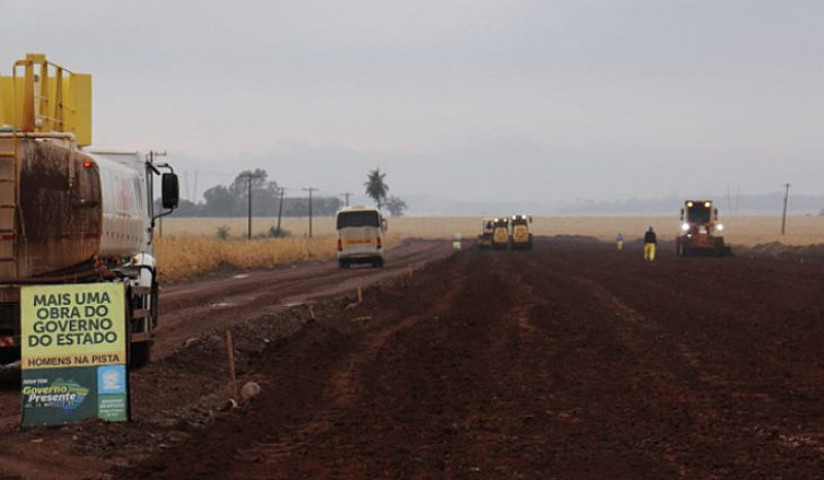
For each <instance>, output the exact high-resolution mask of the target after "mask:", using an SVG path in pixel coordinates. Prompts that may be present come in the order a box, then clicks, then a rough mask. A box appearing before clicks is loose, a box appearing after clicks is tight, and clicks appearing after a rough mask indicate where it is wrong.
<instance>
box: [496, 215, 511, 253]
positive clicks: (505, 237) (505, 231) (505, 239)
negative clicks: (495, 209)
mask: <svg viewBox="0 0 824 480" xmlns="http://www.w3.org/2000/svg"><path fill="white" fill-rule="evenodd" d="M492 248H493V249H508V248H509V218H508V217H500V218H493V219H492Z"/></svg>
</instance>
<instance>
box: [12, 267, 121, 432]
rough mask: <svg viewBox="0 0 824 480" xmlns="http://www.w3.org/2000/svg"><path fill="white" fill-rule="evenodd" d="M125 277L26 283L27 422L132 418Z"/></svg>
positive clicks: (24, 359)
mask: <svg viewBox="0 0 824 480" xmlns="http://www.w3.org/2000/svg"><path fill="white" fill-rule="evenodd" d="M125 297H126V295H125V285H123V284H122V283H84V284H72V285H48V286H29V287H23V288H21V290H20V319H21V344H22V352H21V370H22V388H21V394H22V397H23V427H32V426H41V425H61V424H66V423H71V422H74V421H77V420H82V419H84V418H94V417H97V418H102V419H104V420H108V421H113V422H124V421H127V420H128V419H129V408H128V406H129V399H128V394H129V385H128V371H127V369H126V347H127V341H128V339H127V331H126V305H125V303H124V302H125Z"/></svg>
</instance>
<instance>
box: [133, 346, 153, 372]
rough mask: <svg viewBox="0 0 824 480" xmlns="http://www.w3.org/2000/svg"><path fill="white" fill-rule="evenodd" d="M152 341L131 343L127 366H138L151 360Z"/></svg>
mask: <svg viewBox="0 0 824 480" xmlns="http://www.w3.org/2000/svg"><path fill="white" fill-rule="evenodd" d="M151 356H152V343H151V342H137V343H133V344H131V352H130V356H129V366H130V367H131V368H140V367H142V366H144V365H146V364H147V363H149V360H151Z"/></svg>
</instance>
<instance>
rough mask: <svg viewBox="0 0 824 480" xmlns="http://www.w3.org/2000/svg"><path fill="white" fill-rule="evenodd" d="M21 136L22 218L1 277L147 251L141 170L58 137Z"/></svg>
mask: <svg viewBox="0 0 824 480" xmlns="http://www.w3.org/2000/svg"><path fill="white" fill-rule="evenodd" d="M18 142H19V144H18V157H17V159H18V168H17V176H18V182H17V185H18V188H17V189H16V190H17V192H18V195H19V203H18V204H17V211H16V212H15V213H16V215H15V216H16V218H17V221H16V222H14V228H13V234H11V235H9V234H8V233H7V234H5V235H3V243H4V244H6V245H4V246H3V247H4V248H3V250H4V251H5V252H6V255H4V260H3V261H2V262H0V267H2V268H0V282H3V283H6V282H9V281H11V282H14V281H15V280H24V279H30V278H36V277H50V276H52V275H61V274H66V273H72V272H74V271H76V270H77V269H78V268H80V269H82V267H83V266H86V267H89V268H91V266H92V262H93V260H94V259H95V258H97V259H99V260H105V259H118V258H123V257H128V256H130V255H134V254H136V253H139V252H141V246H142V241H143V230H144V223H145V218H146V211H145V210H146V206H145V205H146V201H145V199H144V193H143V192H144V191H145V188H144V186H143V184H144V181H143V176H142V175H140V171H139V170H138V169H136V168H134V167H131V168H130V167H129V166H126V165H123V164H121V163H118V162H116V161H113V160H110V159H109V158H106V157H104V156H101V155H94V154H89V153H85V152H83V151H80V150H77V149H73V148H71V145H68V144H63V142H60V141H57V140H50V139H20V138H18ZM9 183H10V182H6V185H4V186H5V187H6V189H7V190H8V189H9V187H10V186H11V185H9ZM6 194H8V192H6ZM6 231H8V230H6ZM8 253H11V254H12V255H10V256H9V255H8Z"/></svg>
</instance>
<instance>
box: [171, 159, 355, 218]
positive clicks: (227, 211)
mask: <svg viewBox="0 0 824 480" xmlns="http://www.w3.org/2000/svg"><path fill="white" fill-rule="evenodd" d="M250 191H251V194H252V216H255V217H274V216H277V214H278V209H279V208H281V206H280V201H281V188H280V187H279V186H278V184H277V182H276V181H274V180H270V179H269V175H268V174H267V173H266V170H263V169H260V168H258V169H255V170H245V171H243V172H241V173H239V174H238V175H237V176H236V177H235V179H234V181H233V182H232V183H230V184H229V185H215V186H214V187H212V188H209V189H208V190H206V191H205V192H203V201H202V202H197V203H195V202H192V201H190V200H184V199H181V200H180V204H179V206H178V208H177V210H175V212H174V213H173V214H172V215H173V216H176V217H245V216H246V215H248V213H249V192H250ZM282 199H283V206H282V214H283V216H284V217H305V216H306V215H308V212H309V198H308V197H303V196H301V197H295V196H289V192H288V190H287V191H286V192H285V194H284V195H283V196H282ZM342 206H343V201H342V200H341V199H340V198H338V197H324V196H313V198H312V213H313V215H317V216H321V217H322V216H331V215H334V214H335V212H337V211H338V210H339V209H340V208H341V207H342ZM155 208H156V209H157V208H158V207H157V205H156V206H155Z"/></svg>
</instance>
